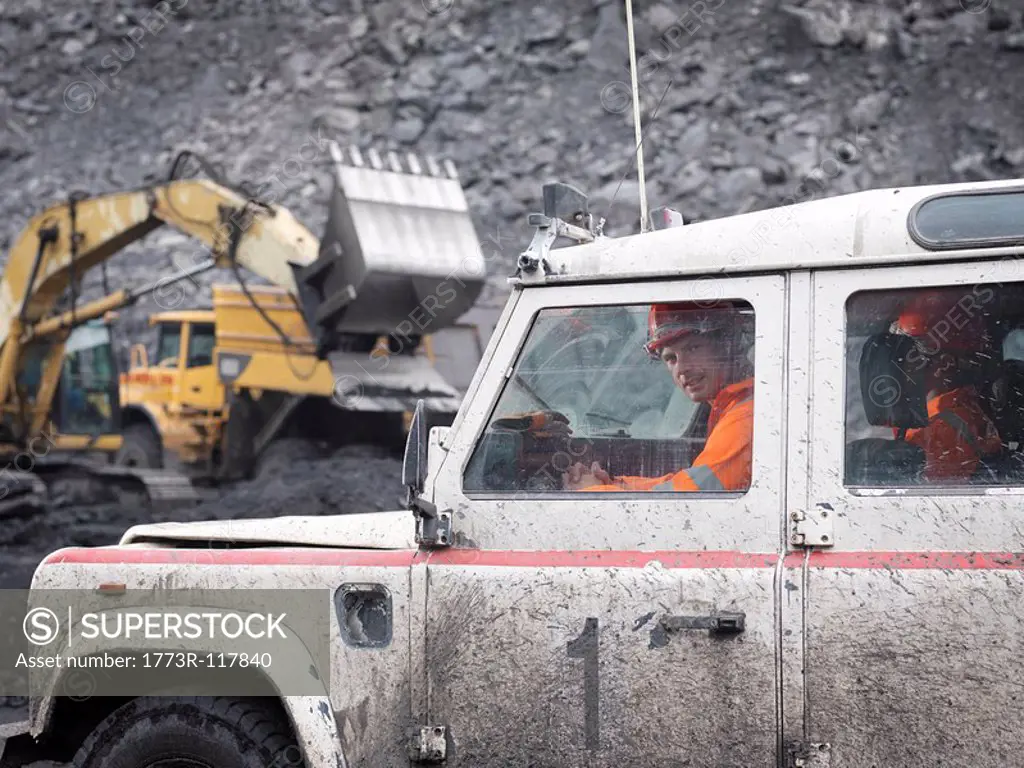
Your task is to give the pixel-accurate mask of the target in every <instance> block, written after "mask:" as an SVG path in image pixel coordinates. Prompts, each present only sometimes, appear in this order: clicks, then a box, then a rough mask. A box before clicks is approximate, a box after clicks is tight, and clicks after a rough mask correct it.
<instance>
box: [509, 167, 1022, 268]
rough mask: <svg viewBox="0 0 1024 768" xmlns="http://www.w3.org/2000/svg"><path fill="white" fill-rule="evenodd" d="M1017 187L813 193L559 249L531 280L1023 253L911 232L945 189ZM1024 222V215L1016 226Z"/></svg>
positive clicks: (989, 185)
mask: <svg viewBox="0 0 1024 768" xmlns="http://www.w3.org/2000/svg"><path fill="white" fill-rule="evenodd" d="M1005 188H1017V189H1021V190H1024V179H1006V180H998V181H985V182H965V183H956V184H935V185H921V186H908V187H889V188H884V189H875V190H869V191H864V192H854V193H851V194H846V195H836V196H833V197H828V198H822V199H818V200H810V201H806V202H801V203H794V204H791V205H787V206H778V207H775V208H769V209H766V210H762V211H755V212H752V213H745V214H740V215H736V216H728V217H724V218H721V219H714V220H711V221H704V222H699V223H696V224H687V225H684V226H681V227H674V228H670V229H662V230H656V231H652V232H646V233H643V234H636V235H629V236H626V237H618V238H599V239H598V240H596V241H594V242H592V243H586V244H583V245H571V246H568V247H559V248H554V249H552V250H551V251H550V254H549V263H550V265H551V268H552V269H553V270H554V272H555V273H556V274H554V275H547V276H544V275H543V274H541V271H540V270H538V271H537V273H536V274H534V275H529V276H523V277H521V278H520V279H521V281H522V282H523V283H551V284H563V283H566V282H594V281H617V280H623V279H634V278H644V277H660V278H664V277H679V276H688V275H701V276H706V275H711V274H723V273H725V274H728V273H743V272H763V271H773V272H778V271H782V270H794V269H818V268H834V267H853V266H864V265H869V264H875V265H877V264H885V263H890V262H898V263H899V264H907V263H914V262H917V261H918V260H919V261H921V262H925V261H949V260H956V259H963V258H965V257H970V256H974V257H977V258H981V257H984V258H992V257H994V256H998V255H1001V254H1004V253H1010V254H1013V253H1016V254H1020V253H1021V248H1020V244H1014V245H1006V246H1003V247H998V248H997V247H985V248H977V247H971V248H964V249H958V250H928V249H926V248H924V247H922V246H921V245H918V243H917V242H915V241H914V240H913V239H912V238H911V236H910V230H909V227H908V217H909V214H910V212H911V210H912V209H913V208H914V206H915V205H917V204H918V203H919V202H921V201H922V200H925V199H926V198H929V197H931V196H933V195H936V194H939V193H949V192H979V191H985V190H998V189H1005ZM1018 226H1020V227H1021V228H1022V229H1024V217H1022V220H1021V223H1020V224H1019V225H1018Z"/></svg>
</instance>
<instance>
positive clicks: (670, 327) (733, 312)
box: [644, 301, 743, 357]
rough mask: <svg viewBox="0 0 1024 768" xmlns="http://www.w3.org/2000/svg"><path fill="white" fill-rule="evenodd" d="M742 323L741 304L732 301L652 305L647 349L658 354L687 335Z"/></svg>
mask: <svg viewBox="0 0 1024 768" xmlns="http://www.w3.org/2000/svg"><path fill="white" fill-rule="evenodd" d="M742 324H743V316H742V315H741V314H740V312H739V307H737V306H736V305H735V304H733V303H732V302H731V301H716V302H715V303H714V304H713V305H712V306H702V305H700V304H695V303H692V302H680V303H676V304H652V305H651V309H650V311H649V312H648V314H647V344H645V345H644V349H646V350H647V352H648V354H650V355H651V356H652V357H658V355H659V354H660V352H661V349H662V347H664V346H665V345H666V344H668V343H670V342H672V341H675V340H676V339H680V338H682V337H683V336H686V335H688V334H691V333H714V332H718V331H732V330H741V326H742Z"/></svg>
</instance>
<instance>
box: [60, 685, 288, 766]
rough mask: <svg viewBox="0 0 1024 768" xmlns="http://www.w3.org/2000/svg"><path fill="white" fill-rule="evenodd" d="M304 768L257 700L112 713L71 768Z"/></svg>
mask: <svg viewBox="0 0 1024 768" xmlns="http://www.w3.org/2000/svg"><path fill="white" fill-rule="evenodd" d="M155 766H190V767H192V768H200V767H202V768H281V766H288V768H303V766H304V761H303V760H302V755H301V752H300V751H299V749H298V747H297V746H296V744H295V739H294V737H293V736H292V732H291V728H290V727H289V724H288V722H287V720H286V718H285V717H283V716H282V715H281V714H280V713H279V712H278V711H276V710H275V709H274V708H272V707H271V706H269V705H268V704H265V703H263V702H262V701H260V700H257V699H231V698H222V697H206V696H182V697H164V696H160V697H144V698H139V699H134V700H132V701H130V702H128V703H127V704H125V705H124V706H122V707H121V708H120V709H117V710H115V711H114V712H113V713H111V714H110V715H109V716H108V717H107V718H106V719H105V720H104V721H103V722H102V723H100V724H99V726H97V727H96V729H95V730H94V731H93V732H92V733H91V734H90V735H89V737H88V738H87V739H86V740H85V743H83V744H82V746H81V748H79V750H78V753H77V754H76V755H75V757H74V759H73V760H72V762H71V768H153V767H155Z"/></svg>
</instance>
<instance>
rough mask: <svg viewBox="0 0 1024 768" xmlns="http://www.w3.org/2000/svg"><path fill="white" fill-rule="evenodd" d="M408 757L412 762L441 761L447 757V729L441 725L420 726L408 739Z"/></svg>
mask: <svg viewBox="0 0 1024 768" xmlns="http://www.w3.org/2000/svg"><path fill="white" fill-rule="evenodd" d="M409 759H410V760H411V761H412V762H414V763H441V762H444V761H445V760H447V759H448V729H447V728H446V727H445V726H443V725H428V726H424V727H423V728H420V729H419V731H417V732H416V733H415V734H414V735H413V737H412V739H411V740H410V741H409Z"/></svg>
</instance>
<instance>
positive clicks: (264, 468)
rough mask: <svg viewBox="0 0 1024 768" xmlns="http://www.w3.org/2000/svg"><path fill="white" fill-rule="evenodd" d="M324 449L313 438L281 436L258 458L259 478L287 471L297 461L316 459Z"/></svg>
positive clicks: (256, 472)
mask: <svg viewBox="0 0 1024 768" xmlns="http://www.w3.org/2000/svg"><path fill="white" fill-rule="evenodd" d="M323 457H324V454H323V451H321V450H320V448H319V447H318V446H317V444H316V443H314V442H313V441H312V440H307V439H305V438H303V437H279V438H278V439H277V440H274V441H273V442H272V443H271V444H270V445H268V446H267V447H266V448H265V449H264V451H263V453H262V454H261V455H260V457H259V459H257V460H256V471H255V472H254V473H253V474H254V476H255V477H257V478H264V477H272V476H275V475H283V474H285V473H287V472H288V471H289V470H290V469H291V468H292V467H293V466H295V464H296V463H297V462H305V461H316V460H317V459H322V458H323Z"/></svg>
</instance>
